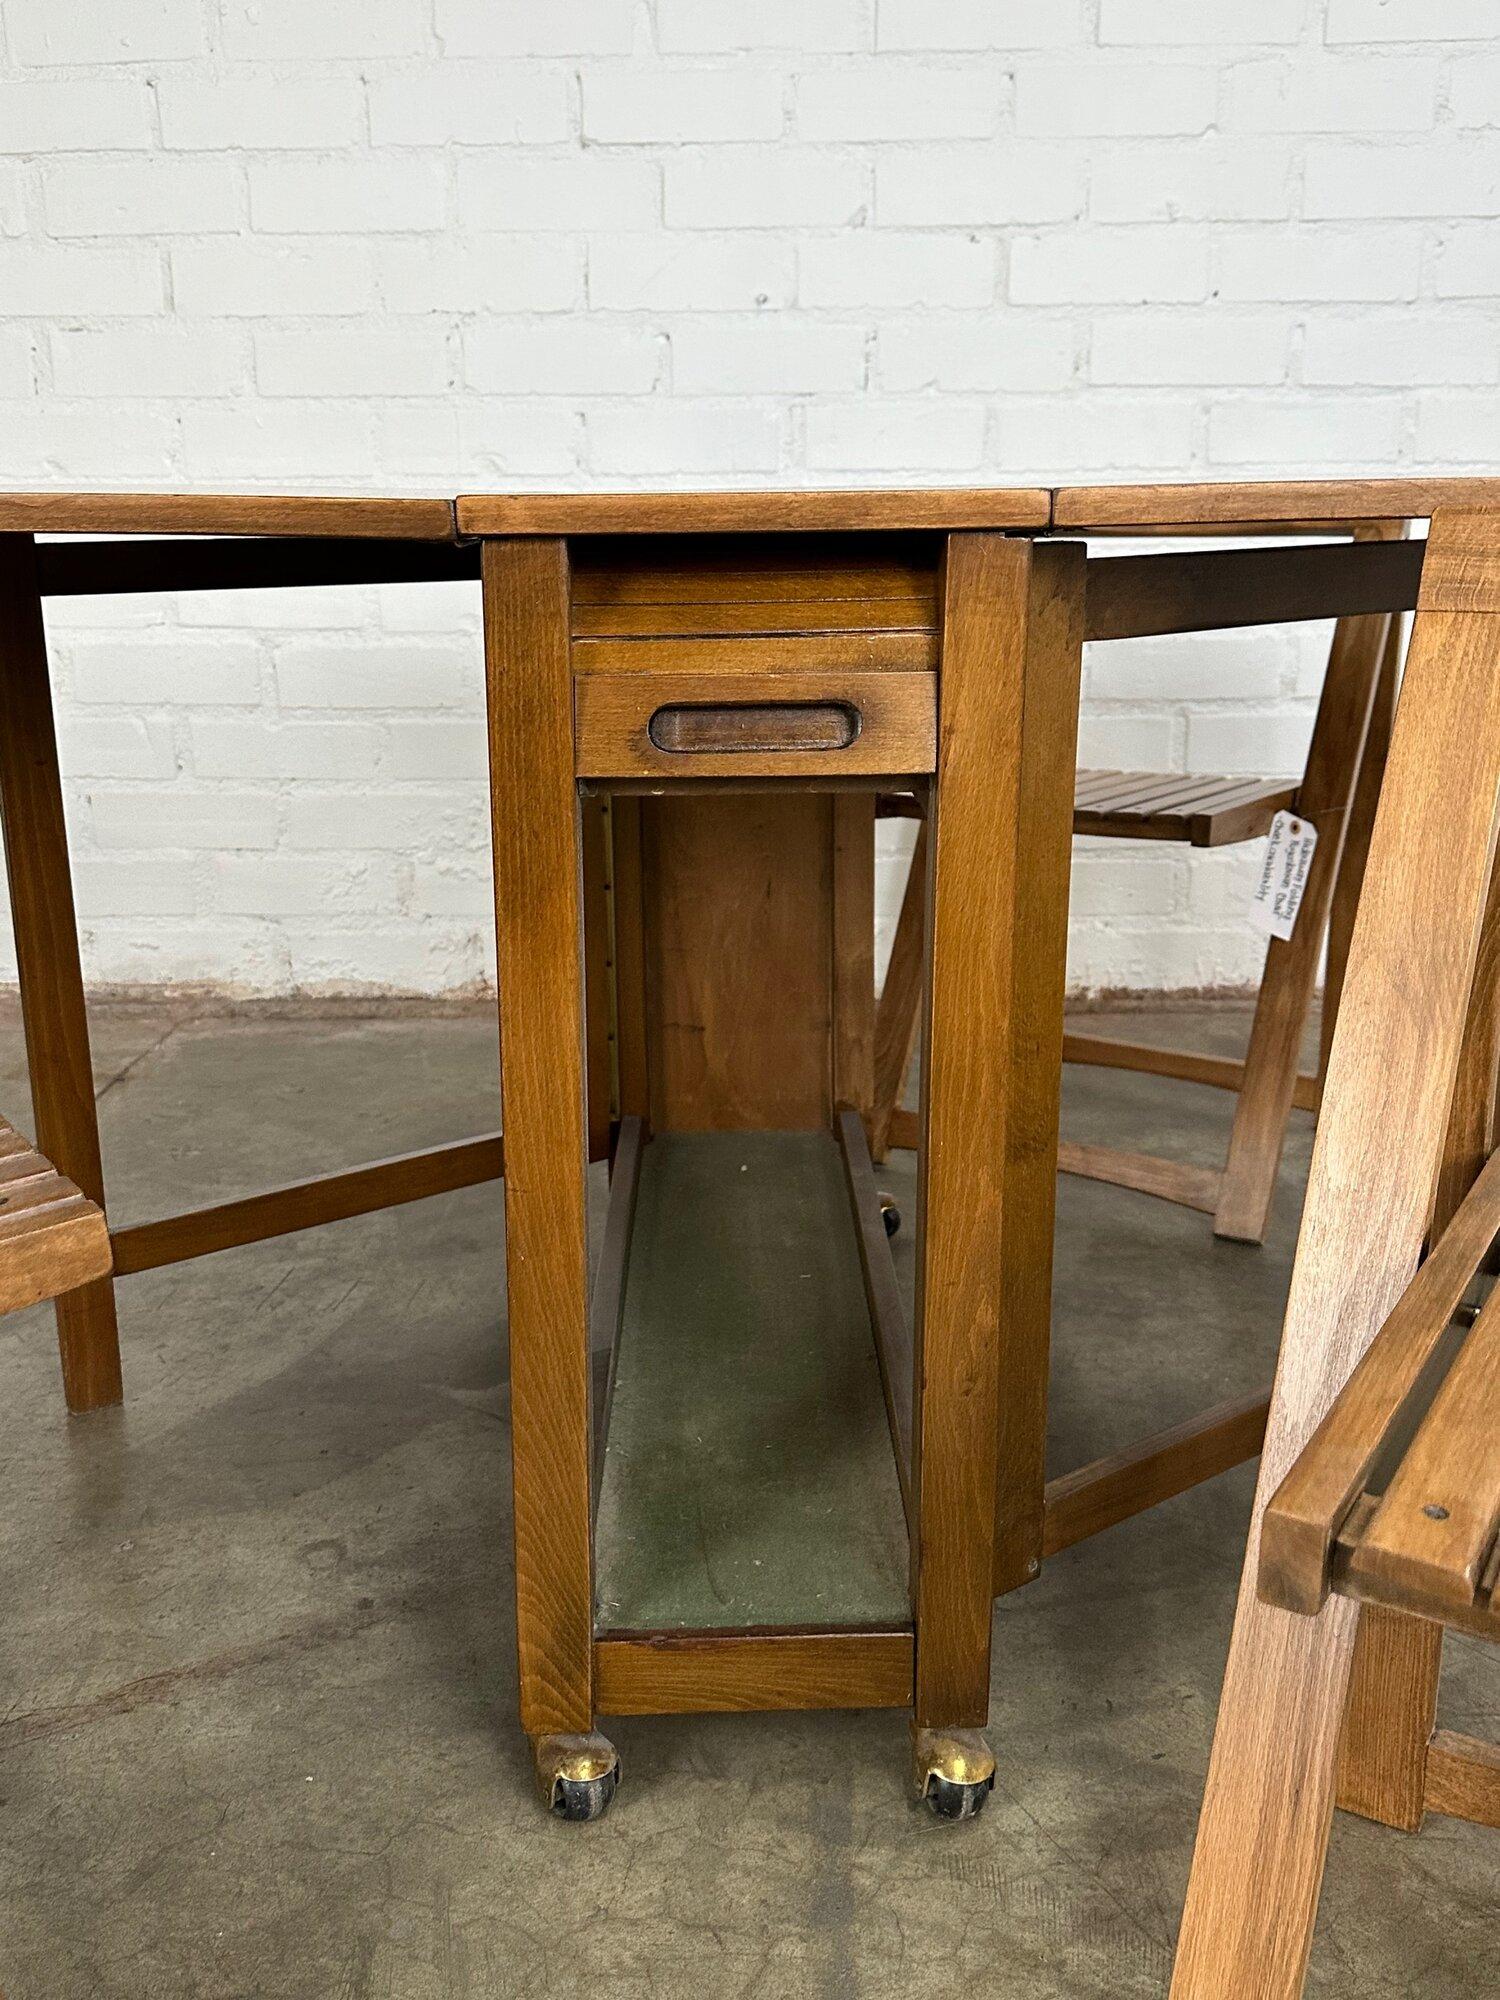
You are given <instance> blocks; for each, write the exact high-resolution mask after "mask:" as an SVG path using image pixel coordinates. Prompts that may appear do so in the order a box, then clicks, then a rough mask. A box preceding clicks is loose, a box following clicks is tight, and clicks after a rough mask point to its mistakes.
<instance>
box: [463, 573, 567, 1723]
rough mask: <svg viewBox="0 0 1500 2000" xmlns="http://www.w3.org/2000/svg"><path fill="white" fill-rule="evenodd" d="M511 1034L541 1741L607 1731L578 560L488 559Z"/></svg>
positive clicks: (524, 1589) (527, 1669)
mask: <svg viewBox="0 0 1500 2000" xmlns="http://www.w3.org/2000/svg"><path fill="white" fill-rule="evenodd" d="M483 575H484V623H485V666H486V675H487V682H488V689H489V741H490V778H491V784H490V797H491V822H492V831H493V837H494V858H495V927H496V934H497V937H498V943H499V950H498V966H499V1001H500V1019H501V1037H500V1067H501V1093H502V1097H503V1100H504V1106H505V1141H506V1154H507V1162H508V1167H509V1173H508V1177H507V1181H506V1190H505V1228H506V1284H507V1292H508V1298H509V1323H510V1376H511V1413H512V1447H511V1450H512V1465H513V1482H514V1491H515V1546H516V1639H517V1647H518V1651H519V1655H520V1675H521V1722H522V1726H523V1728H524V1729H525V1730H526V1732H527V1734H528V1735H531V1736H538V1735H547V1734H553V1733H557V1734H567V1733H572V1732H580V1731H588V1730H589V1729H591V1728H592V1727H593V1711H594V1702H593V1638H594V1635H593V1615H592V1606H593V1549H592V1536H591V1527H590V1499H591V1493H592V1469H591V1464H590V1448H589V1367H588V1297H587V1284H588V1243H587V1233H586V1226H585V1185H584V1174H585V1164H584V1162H585V1152H586V1146H585V1134H586V1122H585V1120H586V1114H585V1104H584V1018H583V969H582V966H581V963H580V940H581V936H582V922H583V911H582V884H581V873H582V865H581V854H580V832H579V807H578V799H577V793H576V786H575V781H574V776H573V728H572V676H571V671H570V667H569V660H568V560H567V550H566V548H565V546H564V545H563V543H562V542H560V541H555V540H535V541H525V542H522V541H497V542H491V543H487V544H486V545H485V549H484V557H483Z"/></svg>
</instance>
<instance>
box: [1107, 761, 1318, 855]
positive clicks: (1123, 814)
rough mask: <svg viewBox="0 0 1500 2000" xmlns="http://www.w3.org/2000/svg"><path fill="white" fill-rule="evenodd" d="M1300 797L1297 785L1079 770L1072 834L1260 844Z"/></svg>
mask: <svg viewBox="0 0 1500 2000" xmlns="http://www.w3.org/2000/svg"><path fill="white" fill-rule="evenodd" d="M1296 796H1297V783H1296V780H1295V779H1294V778H1212V777H1202V776H1200V777H1192V778H1185V777H1182V776H1178V775H1173V774H1170V773H1166V772H1160V771H1080V772H1079V773H1078V784H1077V792H1076V794H1075V797H1074V801H1073V831H1074V832H1075V833H1088V834H1094V835H1098V836H1103V837H1106V838H1110V839H1115V840H1177V841H1185V842H1187V844H1188V845H1189V846H1192V847H1227V846H1229V845H1230V844H1231V843H1232V842H1235V841H1242V840H1255V839H1256V838H1258V837H1259V835H1261V834H1263V833H1264V832H1265V831H1266V830H1267V828H1268V827H1269V826H1270V824H1271V821H1272V820H1273V819H1274V818H1275V816H1276V814H1277V813H1279V812H1280V811H1281V810H1282V808H1283V807H1285V806H1290V805H1291V804H1292V802H1293V800H1294V799H1295V798H1296Z"/></svg>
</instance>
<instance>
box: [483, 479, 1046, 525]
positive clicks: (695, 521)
mask: <svg viewBox="0 0 1500 2000" xmlns="http://www.w3.org/2000/svg"><path fill="white" fill-rule="evenodd" d="M1051 513H1052V505H1051V495H1050V494H1049V492H1048V491H1047V489H1046V488H1045V487H1041V486H1026V487H1015V488H1005V487H1000V488H993V489H992V488H986V487H973V488H970V487H962V486H955V487H943V486H938V487H928V488H921V487H898V488H894V489H889V490H887V491H884V492H881V491H878V490H870V489H865V490H863V491H860V490H854V491H840V490H838V489H836V488H828V489H826V490H825V491H823V492H808V491H803V492H800V493H798V492H787V491H782V492H771V493H764V492H763V493H755V492H748V491H747V492H738V493H736V492H724V491H720V492H709V493H468V494H461V495H460V496H459V500H458V527H459V532H460V533H461V534H465V535H670V534H683V533H688V534H699V533H705V534H788V533H797V532H806V531H807V530H809V529H816V530H819V531H823V532H827V531H830V530H832V531H835V532H838V531H842V532H849V531H851V530H853V531H865V530H871V529H879V528H940V529H945V530H946V529H951V528H1045V527H1046V525H1047V523H1048V521H1049V519H1050V518H1051Z"/></svg>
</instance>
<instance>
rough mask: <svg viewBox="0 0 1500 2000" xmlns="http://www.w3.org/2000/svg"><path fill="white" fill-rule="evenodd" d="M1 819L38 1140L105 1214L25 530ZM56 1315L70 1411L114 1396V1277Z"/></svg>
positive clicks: (3, 663)
mask: <svg viewBox="0 0 1500 2000" xmlns="http://www.w3.org/2000/svg"><path fill="white" fill-rule="evenodd" d="M0 820H3V822H4V830H5V855H6V865H7V872H8V874H9V877H10V907H11V915H12V918H13V921H14V925H15V939H16V964H17V969H18V971H19V974H20V985H21V1017H22V1021H23V1024H24V1026H25V1031H26V1061H27V1065H28V1067H29V1070H30V1074H31V1094H32V1100H33V1104H34V1107H35V1118H34V1121H33V1122H34V1124H35V1127H36V1140H37V1145H38V1146H39V1148H40V1149H41V1151H42V1152H43V1153H45V1154H46V1156H47V1158H48V1159H49V1160H51V1161H52V1163H53V1164H54V1165H55V1166H56V1167H57V1169H58V1170H59V1172H61V1173H63V1174H65V1175H66V1176H67V1178H68V1179H69V1180H70V1181H72V1182H73V1183H74V1184H75V1185H76V1186H77V1187H78V1188H80V1189H81V1190H82V1191H83V1193H84V1194H86V1195H87V1196H88V1198H89V1200H90V1201H92V1202H94V1203H96V1204H97V1205H98V1206H99V1207H100V1208H103V1206H104V1168H103V1164H102V1162H101V1159H100V1152H99V1118H98V1112H97V1109H96V1106H95V1103H94V1068H93V1060H92V1056H91V1054H90V1050H89V1024H88V1012H87V1009H86V1007H85V1005H84V997H83V969H82V966H81V964H80V962H79V956H78V922H77V917H76V915H75V912H74V907H73V879H72V873H71V871H70V869H69V866H68V835H67V827H66V824H65V822H64V818H63V800H62V781H61V778H60V776H59V773H58V764H57V732H56V728H55V725H54V722H53V715H52V686H51V681H50V679H49V677H48V673H47V642H46V636H45V633H44V631H43V627H42V604H41V596H40V593H39V591H38V589H37V579H36V555H35V549H34V545H33V543H32V539H31V537H30V536H29V535H0ZM56 1313H57V1341H58V1348H59V1350H60V1353H61V1357H62V1376H63V1393H64V1395H65V1397H66V1399H67V1405H68V1408H69V1409H70V1410H71V1411H73V1412H75V1413H79V1412H82V1411H85V1410H98V1409H103V1408H105V1407H107V1406H108V1405H109V1404H111V1403H118V1402H120V1401H122V1400H123V1397H124V1389H123V1386H122V1383H121V1378H120V1335H119V1328H118V1325H117V1323H116V1319H115V1291H114V1281H113V1279H111V1278H97V1279H95V1280H94V1281H93V1283H91V1284H87V1285H80V1286H79V1287H78V1288H77V1290H76V1291H72V1292H65V1293H64V1294H63V1295H62V1297H61V1298H59V1299H58V1301H57V1305H56Z"/></svg>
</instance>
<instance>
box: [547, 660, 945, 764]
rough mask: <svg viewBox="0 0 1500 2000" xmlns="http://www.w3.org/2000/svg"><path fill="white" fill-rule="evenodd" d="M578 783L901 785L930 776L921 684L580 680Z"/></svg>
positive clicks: (876, 676) (929, 705)
mask: <svg viewBox="0 0 1500 2000" xmlns="http://www.w3.org/2000/svg"><path fill="white" fill-rule="evenodd" d="M574 702H575V714H576V722H575V742H576V746H577V748H576V754H577V769H578V775H579V777H581V778H640V777H650V778H733V777H741V778H743V777H786V778H817V777H835V776H844V775H847V776H851V777H858V776H884V777H893V776H903V775H907V774H915V773H919V772H924V771H931V770H932V769H933V766H934V761H935V755H936V745H937V677H936V675H934V674H927V673H848V672H843V673H841V672H836V671H830V670H826V669H825V670H823V671H821V672H817V673H798V674H756V673H743V672H735V673H673V674H671V675H664V674H641V673H634V674H599V673H593V674H586V675H580V676H579V677H578V678H577V679H576V680H575V682H574Z"/></svg>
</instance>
